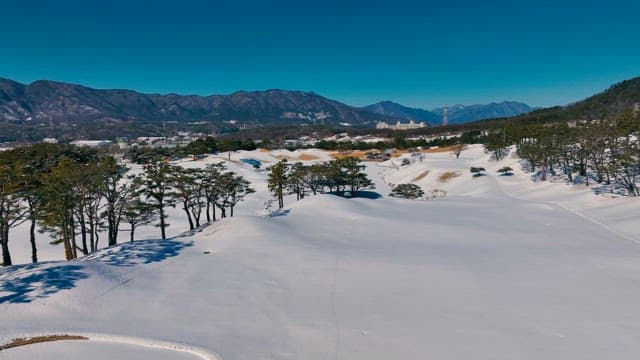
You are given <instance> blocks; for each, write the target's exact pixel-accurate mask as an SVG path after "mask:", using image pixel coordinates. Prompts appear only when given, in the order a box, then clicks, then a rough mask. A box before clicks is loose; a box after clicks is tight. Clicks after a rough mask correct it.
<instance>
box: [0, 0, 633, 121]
mask: <svg viewBox="0 0 640 360" xmlns="http://www.w3.org/2000/svg"><path fill="white" fill-rule="evenodd" d="M638 14H640V2H637V1H633V0H627V1H621V0H609V1H597V2H596V1H577V0H568V1H562V0H557V1H546V0H538V1H517V0H512V1H498V0H487V1H461V0H450V1H406V0H395V1H389V2H378V1H348V0H344V1H337V0H324V1H320V0H317V1H291V0H283V1H269V0H265V1H249V0H246V1H233V2H231V1H228V2H227V1H211V0H210V1H204V0H202V1H197V0H181V1H171V2H169V1H151V0H139V1H136V0H128V1H122V0H94V1H89V0H85V1H79V0H66V1H65V0H58V1H49V0H46V1H45V0H39V1H37V0H20V1H12V2H7V3H4V4H2V7H1V11H0V32H1V33H2V34H3V36H2V47H0V77H7V78H11V79H14V80H17V81H21V82H27V83H28V82H31V81H34V80H37V79H52V80H58V81H66V82H73V83H80V84H83V85H87V86H91V87H97V88H128V89H133V90H137V91H142V92H157V93H169V92H174V93H180V94H201V95H207V94H225V93H230V92H233V91H236V90H263V89H270V88H282V89H291V90H293V89H295V90H306V91H314V92H316V93H319V94H322V95H324V96H327V97H330V98H334V99H337V100H339V101H343V102H346V103H348V104H352V105H366V104H369V103H373V102H377V101H379V100H393V101H397V102H400V103H403V104H407V105H411V106H418V107H426V108H431V107H435V106H441V105H443V104H456V103H462V104H473V103H486V102H491V101H502V100H518V101H524V102H527V103H529V104H532V105H535V106H548V105H556V104H566V103H569V102H573V101H576V100H580V99H582V98H585V97H587V96H589V95H591V94H593V93H595V92H598V91H601V90H604V89H605V88H606V87H608V86H609V85H611V84H613V83H615V82H618V81H621V80H624V79H628V78H632V77H635V76H640V47H639V46H637V45H638V42H639V40H640V27H639V26H638V25H637V22H638V20H637V19H638Z"/></svg>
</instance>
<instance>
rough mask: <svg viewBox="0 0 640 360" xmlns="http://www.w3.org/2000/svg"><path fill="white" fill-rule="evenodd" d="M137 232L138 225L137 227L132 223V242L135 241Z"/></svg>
mask: <svg viewBox="0 0 640 360" xmlns="http://www.w3.org/2000/svg"><path fill="white" fill-rule="evenodd" d="M135 232H136V227H135V225H133V224H131V232H130V235H131V239H130V240H129V241H131V242H133V241H134V236H135Z"/></svg>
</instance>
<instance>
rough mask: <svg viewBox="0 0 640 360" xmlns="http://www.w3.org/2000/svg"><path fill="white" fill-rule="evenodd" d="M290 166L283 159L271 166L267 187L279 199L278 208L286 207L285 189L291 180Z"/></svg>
mask: <svg viewBox="0 0 640 360" xmlns="http://www.w3.org/2000/svg"><path fill="white" fill-rule="evenodd" d="M288 168H289V166H288V165H287V160H281V161H279V162H277V163H276V164H275V165H273V166H271V167H270V168H269V174H268V180H267V187H268V188H269V191H271V192H272V193H273V195H274V196H275V197H276V198H277V199H278V209H282V208H283V207H284V191H285V189H286V186H287V183H288V180H289V176H288Z"/></svg>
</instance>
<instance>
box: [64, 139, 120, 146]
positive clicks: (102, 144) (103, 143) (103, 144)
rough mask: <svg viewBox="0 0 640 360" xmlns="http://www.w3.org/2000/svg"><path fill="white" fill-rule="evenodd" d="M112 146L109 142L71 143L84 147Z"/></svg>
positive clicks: (86, 141)
mask: <svg viewBox="0 0 640 360" xmlns="http://www.w3.org/2000/svg"><path fill="white" fill-rule="evenodd" d="M112 144H113V141H111V140H76V141H72V142H71V145H75V146H86V147H104V146H109V145H112Z"/></svg>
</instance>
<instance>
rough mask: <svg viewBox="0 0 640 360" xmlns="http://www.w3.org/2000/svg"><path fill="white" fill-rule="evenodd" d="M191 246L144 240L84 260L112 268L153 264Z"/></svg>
mask: <svg viewBox="0 0 640 360" xmlns="http://www.w3.org/2000/svg"><path fill="white" fill-rule="evenodd" d="M191 246H193V242H191V241H190V242H185V241H178V240H173V239H167V240H143V241H136V242H130V243H124V244H121V245H118V246H114V247H111V248H107V249H104V250H102V251H100V252H98V253H97V254H94V255H91V256H88V257H86V258H84V259H83V260H85V261H96V262H102V263H105V264H108V265H112V266H134V265H140V264H151V263H155V262H161V261H164V260H166V259H168V258H171V257H174V256H177V255H178V254H180V252H181V251H182V250H183V249H185V248H187V247H191Z"/></svg>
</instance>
